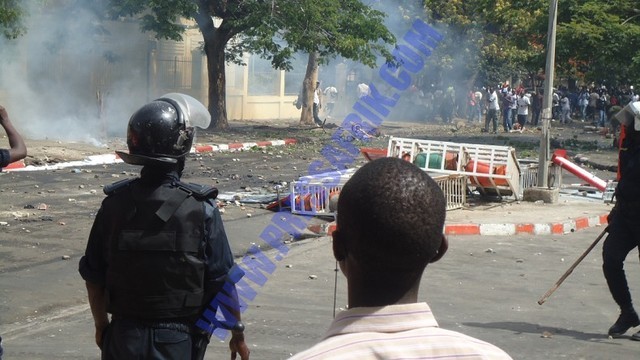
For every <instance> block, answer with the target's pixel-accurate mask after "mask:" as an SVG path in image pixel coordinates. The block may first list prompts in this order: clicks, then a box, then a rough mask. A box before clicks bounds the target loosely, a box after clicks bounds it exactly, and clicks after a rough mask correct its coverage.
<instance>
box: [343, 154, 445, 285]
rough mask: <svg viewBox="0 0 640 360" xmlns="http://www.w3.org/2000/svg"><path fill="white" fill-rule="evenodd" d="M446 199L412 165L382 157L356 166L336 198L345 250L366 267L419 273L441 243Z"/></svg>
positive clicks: (381, 271) (420, 171)
mask: <svg viewBox="0 0 640 360" xmlns="http://www.w3.org/2000/svg"><path fill="white" fill-rule="evenodd" d="M445 214H446V203H445V198H444V195H443V193H442V190H441V189H440V187H439V186H438V184H436V182H435V181H434V180H433V179H432V178H431V177H430V176H429V175H427V173H425V172H424V171H422V170H420V169H419V168H418V167H417V166H415V165H413V164H411V163H409V162H407V161H405V160H401V159H398V158H390V157H387V158H381V159H378V160H374V161H371V162H369V163H367V164H366V165H364V166H363V167H362V168H360V169H359V170H358V171H356V173H355V174H354V175H353V177H352V178H351V179H350V180H349V181H348V182H347V183H346V184H345V185H344V187H343V189H342V191H341V192H340V197H339V200H338V219H337V221H338V230H339V232H340V236H341V238H343V239H344V242H345V246H346V248H347V251H348V252H350V254H351V255H353V256H354V257H355V258H356V259H357V261H358V262H359V263H360V264H361V265H362V266H363V268H365V269H367V270H368V271H370V272H371V273H394V274H398V273H405V274H407V273H410V274H421V273H422V271H424V268H425V266H426V265H427V264H428V263H429V261H430V260H431V259H433V258H434V257H435V256H436V254H437V252H438V249H439V248H440V245H441V242H442V238H443V227H444V220H445Z"/></svg>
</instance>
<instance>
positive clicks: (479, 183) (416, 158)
mask: <svg viewBox="0 0 640 360" xmlns="http://www.w3.org/2000/svg"><path fill="white" fill-rule="evenodd" d="M387 154H388V156H392V157H399V158H402V159H405V160H407V161H411V162H412V163H414V164H415V165H417V166H418V167H420V168H421V169H423V170H424V171H427V172H430V173H431V172H432V173H440V174H448V175H454V174H457V175H465V176H466V177H467V179H468V181H469V185H471V186H474V187H475V188H476V189H477V190H478V191H479V192H480V193H482V194H495V195H498V196H510V195H513V196H514V197H515V198H516V199H520V198H521V188H520V165H519V164H518V160H517V159H516V155H515V149H514V148H512V147H508V146H497V145H481V144H466V143H454V142H446V141H433V140H419V139H406V138H396V137H391V139H389V146H388V148H387Z"/></svg>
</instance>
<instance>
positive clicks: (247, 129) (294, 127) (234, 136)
mask: <svg viewBox="0 0 640 360" xmlns="http://www.w3.org/2000/svg"><path fill="white" fill-rule="evenodd" d="M337 120H338V119H336V120H335V121H333V122H332V121H329V122H328V124H327V126H326V128H325V129H316V128H310V127H308V126H301V125H299V124H298V123H297V122H295V121H278V122H276V121H260V122H251V121H243V122H240V123H238V122H236V123H234V122H232V123H231V128H230V129H229V130H228V131H225V132H213V131H199V133H198V136H197V138H196V143H198V144H218V143H220V144H226V143H234V142H250V141H259V140H267V139H285V138H294V139H297V140H298V142H299V143H301V144H305V145H306V146H307V147H308V149H309V152H310V153H309V156H311V157H312V156H314V154H315V151H316V150H317V149H318V147H314V146H313V144H314V143H315V144H316V145H320V144H323V143H324V142H326V140H328V139H329V138H330V136H331V135H333V134H334V133H335V132H337V130H338V125H337V124H339V122H338V121H337ZM480 130H481V126H480V125H479V124H477V123H474V124H469V123H468V122H466V121H462V120H457V121H455V123H454V124H439V123H429V124H425V123H405V122H389V123H385V124H384V125H382V126H381V127H380V128H379V134H378V136H377V137H372V138H371V143H370V144H367V145H366V146H367V147H381V148H383V147H386V144H387V139H388V137H389V136H400V137H410V138H420V139H434V140H442V141H454V142H456V141H457V142H470V143H491V144H494V145H508V146H513V147H514V148H516V153H517V155H518V158H532V159H537V151H538V149H539V140H540V134H541V129H540V128H525V130H524V131H523V132H521V133H520V132H512V133H503V132H501V131H499V132H498V134H497V135H490V134H483V133H481V132H480ZM550 134H551V148H552V150H553V149H556V148H563V149H566V150H567V151H568V154H569V155H570V156H572V157H574V158H575V160H576V161H577V162H586V163H589V162H593V163H595V164H600V165H601V166H602V167H611V166H615V163H616V162H617V160H616V158H617V152H616V151H615V149H614V148H613V146H612V145H613V142H614V139H613V136H612V134H611V133H610V131H608V130H605V129H602V128H600V129H597V128H595V127H594V126H592V125H590V124H588V123H583V122H577V121H574V122H573V123H571V124H566V125H563V124H558V123H556V122H553V123H552V126H551V130H550ZM103 141H104V143H105V145H102V146H98V145H95V144H92V143H82V142H62V141H57V140H34V139H27V144H28V150H29V154H28V156H27V158H26V159H25V163H26V165H34V166H38V165H44V164H55V163H60V162H67V161H74V160H83V159H85V158H86V157H88V156H91V155H99V154H104V153H111V152H113V151H115V150H125V149H126V139H124V138H112V139H106V140H104V139H103ZM362 145H364V144H362ZM0 146H6V136H5V137H3V138H2V139H0ZM596 167H597V165H596ZM609 170H613V169H609Z"/></svg>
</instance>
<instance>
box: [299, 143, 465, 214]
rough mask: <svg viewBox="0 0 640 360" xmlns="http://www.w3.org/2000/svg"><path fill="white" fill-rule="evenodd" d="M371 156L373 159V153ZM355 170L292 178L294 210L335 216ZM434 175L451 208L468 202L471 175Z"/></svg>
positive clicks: (300, 212)
mask: <svg viewBox="0 0 640 360" xmlns="http://www.w3.org/2000/svg"><path fill="white" fill-rule="evenodd" d="M383 151H384V150H383ZM377 155H378V156H374V158H377V157H381V156H382V153H381V152H380V151H378V152H377ZM365 157H366V156H365ZM367 159H368V160H372V158H369V157H367ZM355 171H356V169H348V170H342V171H332V172H327V173H321V174H316V175H308V176H303V177H300V178H299V179H298V180H297V181H293V182H291V184H290V185H289V186H290V188H289V190H290V206H291V212H292V213H294V214H299V215H314V216H332V217H335V215H336V213H337V204H338V196H339V195H340V190H342V187H343V186H344V184H345V183H346V182H347V181H348V180H349V179H350V178H351V176H352V175H353V174H354V173H355ZM432 178H433V179H434V180H435V182H436V183H437V184H438V185H439V186H440V188H441V189H442V192H443V193H444V196H445V199H446V204H447V210H453V209H459V208H462V207H463V206H464V205H465V204H466V202H467V201H466V192H467V178H466V177H465V176H464V175H459V174H433V175H432Z"/></svg>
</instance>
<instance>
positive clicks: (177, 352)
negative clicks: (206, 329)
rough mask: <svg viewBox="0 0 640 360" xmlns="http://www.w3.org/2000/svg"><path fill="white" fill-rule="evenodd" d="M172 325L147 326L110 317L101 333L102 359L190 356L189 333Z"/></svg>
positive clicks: (174, 359)
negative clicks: (102, 335) (108, 323)
mask: <svg viewBox="0 0 640 360" xmlns="http://www.w3.org/2000/svg"><path fill="white" fill-rule="evenodd" d="M172 325H176V324H162V325H158V326H153V327H149V326H145V325H142V324H140V323H138V322H135V321H131V320H127V319H116V320H113V321H112V322H111V324H110V325H109V327H108V328H107V329H106V333H105V334H104V339H103V342H102V360H121V359H156V360H178V359H180V360H189V359H191V350H192V348H191V347H192V339H191V335H190V334H189V333H188V332H186V329H177V326H172ZM182 326H185V325H182Z"/></svg>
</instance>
